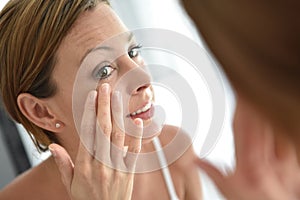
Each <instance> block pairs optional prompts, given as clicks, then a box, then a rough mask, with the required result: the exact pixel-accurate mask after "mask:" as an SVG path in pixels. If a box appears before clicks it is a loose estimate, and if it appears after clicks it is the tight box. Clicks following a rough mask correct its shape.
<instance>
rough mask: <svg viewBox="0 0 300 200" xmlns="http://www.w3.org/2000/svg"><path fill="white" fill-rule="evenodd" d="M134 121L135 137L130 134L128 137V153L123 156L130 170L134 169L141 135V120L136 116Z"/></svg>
mask: <svg viewBox="0 0 300 200" xmlns="http://www.w3.org/2000/svg"><path fill="white" fill-rule="evenodd" d="M134 123H135V125H136V126H137V128H136V133H135V134H134V135H135V137H134V136H131V137H130V138H129V142H128V143H129V145H128V153H127V156H126V157H125V164H126V166H127V169H128V170H129V171H130V172H133V171H134V170H135V166H136V161H137V158H138V155H139V153H140V151H141V148H142V136H143V120H142V119H139V118H137V119H135V120H134Z"/></svg>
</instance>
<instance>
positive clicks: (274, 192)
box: [196, 108, 300, 200]
mask: <svg viewBox="0 0 300 200" xmlns="http://www.w3.org/2000/svg"><path fill="white" fill-rule="evenodd" d="M243 109H244V111H245V113H242V114H243V115H249V113H250V112H251V111H250V110H245V108H243ZM246 113H247V114H246ZM236 118H237V119H236V122H235V130H234V139H235V152H236V169H235V171H234V172H232V173H229V174H228V175H223V174H222V173H221V172H220V171H219V170H218V169H217V168H216V167H214V166H213V165H212V164H209V163H208V162H205V161H203V160H200V159H197V160H196V163H197V165H198V166H199V167H200V168H202V169H203V170H204V171H205V172H206V173H207V174H208V175H209V177H210V178H211V179H212V180H213V181H214V183H215V184H216V186H217V187H218V189H219V190H220V191H221V193H222V194H223V195H224V196H225V197H226V198H227V199H230V200H253V199H255V200H277V199H278V200H282V199H289V200H293V199H299V186H300V184H299V180H300V179H299V178H300V173H299V165H298V162H297V154H296V149H295V148H294V146H293V144H292V143H291V141H289V140H288V138H286V137H284V136H282V135H280V134H278V133H274V130H273V129H272V128H271V126H268V125H266V124H263V122H262V120H261V119H260V118H257V117H256V118H254V117H253V116H249V117H248V116H247V117H244V116H241V113H238V114H237V116H236ZM297 196H298V198H297Z"/></svg>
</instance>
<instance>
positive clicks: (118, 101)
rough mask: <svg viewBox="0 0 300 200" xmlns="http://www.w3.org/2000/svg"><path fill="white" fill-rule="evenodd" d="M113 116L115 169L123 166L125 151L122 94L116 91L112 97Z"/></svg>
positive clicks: (113, 158)
mask: <svg viewBox="0 0 300 200" xmlns="http://www.w3.org/2000/svg"><path fill="white" fill-rule="evenodd" d="M111 102H112V105H111V106H112V114H113V127H112V129H113V130H112V136H111V141H112V146H111V152H110V154H111V160H112V163H113V165H114V166H115V167H117V168H119V167H121V166H123V165H122V164H124V162H123V150H124V141H125V132H124V117H123V101H122V96H121V93H120V92H118V91H116V92H114V93H113V95H112V101H111Z"/></svg>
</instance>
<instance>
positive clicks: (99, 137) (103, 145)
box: [94, 83, 112, 163]
mask: <svg viewBox="0 0 300 200" xmlns="http://www.w3.org/2000/svg"><path fill="white" fill-rule="evenodd" d="M97 106H98V107H97V125H96V126H97V127H96V137H95V147H94V148H95V156H96V158H97V159H98V160H100V161H102V162H105V163H107V162H110V137H111V131H112V125H111V104H110V85H109V84H107V83H104V84H102V85H101V87H100V88H99V94H98V105H97Z"/></svg>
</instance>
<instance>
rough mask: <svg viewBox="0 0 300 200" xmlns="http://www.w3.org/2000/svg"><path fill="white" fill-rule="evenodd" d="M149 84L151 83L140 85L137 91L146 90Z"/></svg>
mask: <svg viewBox="0 0 300 200" xmlns="http://www.w3.org/2000/svg"><path fill="white" fill-rule="evenodd" d="M149 86H150V84H146V85H142V86H141V87H139V88H138V89H137V90H136V91H137V92H140V91H142V90H144V89H147V88H148V87H149Z"/></svg>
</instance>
